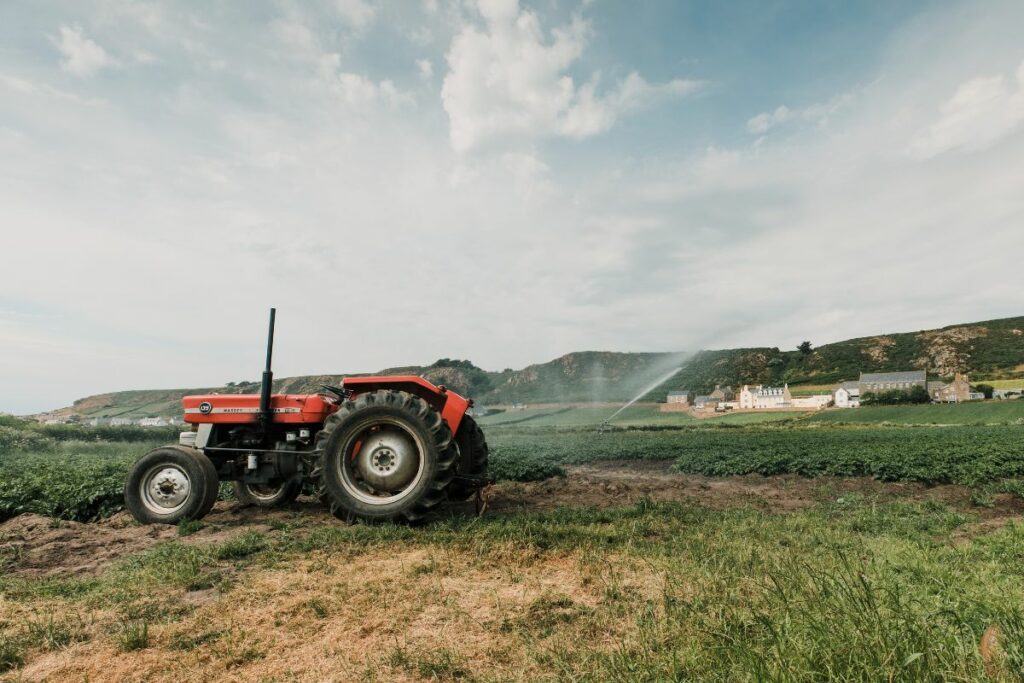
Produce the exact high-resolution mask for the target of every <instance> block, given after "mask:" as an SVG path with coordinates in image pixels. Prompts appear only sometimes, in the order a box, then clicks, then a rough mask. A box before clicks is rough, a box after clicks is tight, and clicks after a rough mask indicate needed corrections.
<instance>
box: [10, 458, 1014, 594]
mask: <svg viewBox="0 0 1024 683" xmlns="http://www.w3.org/2000/svg"><path fill="white" fill-rule="evenodd" d="M566 472H567V476H565V477H555V478H552V479H547V480H544V481H541V482H532V483H519V482H504V483H501V484H497V485H495V486H494V487H493V489H492V491H491V493H490V496H489V499H488V505H487V514H488V515H496V516H509V515H518V514H530V513H533V512H541V511H548V510H553V509H556V508H559V507H596V508H610V507H621V506H627V505H632V504H635V503H637V502H639V501H641V500H644V499H648V500H651V501H654V502H669V501H677V502H689V503H693V504H696V505H700V506H703V507H707V508H711V509H727V508H749V509H756V510H759V511H763V512H766V513H785V512H793V511H799V510H806V509H810V508H812V507H815V506H820V505H823V504H824V505H827V504H830V503H835V502H837V501H838V502H841V501H842V500H843V499H844V497H846V498H849V497H859V498H867V499H871V500H877V501H878V502H893V501H914V502H924V501H936V502H939V503H942V504H944V505H947V506H949V507H951V508H953V509H955V510H958V511H962V512H967V513H970V514H972V515H973V516H975V517H976V518H977V521H976V522H974V523H972V524H968V525H966V526H965V527H963V528H962V529H960V530H958V532H957V534H956V538H955V539H954V540H964V541H965V540H968V539H970V538H972V537H973V536H975V535H976V534H978V533H984V532H987V531H992V530H994V529H996V528H999V527H1001V526H1003V525H1004V524H1006V523H1007V522H1009V521H1012V520H1017V519H1021V518H1024V501H1022V500H1021V499H1019V498H1016V497H1014V496H1010V495H998V496H995V498H994V500H993V503H992V504H991V505H989V506H987V507H977V506H975V505H973V504H972V494H971V490H970V489H968V488H967V487H963V486H955V485H942V486H926V485H924V484H918V483H910V482H900V483H888V482H880V481H876V480H873V479H869V478H863V477H816V478H813V479H808V478H803V477H799V476H795V475H782V476H770V477H763V476H759V475H745V476H732V477H707V476H701V475H688V474H680V473H677V472H674V471H672V470H671V469H670V466H669V463H665V462H646V461H639V462H636V461H634V462H605V463H598V464H590V465H580V466H569V467H567V468H566ZM448 514H451V515H472V514H474V508H473V505H472V504H471V503H466V504H458V505H452V506H451V507H450V508H449V511H448ZM204 523H205V527H204V528H203V529H202V530H200V531H199V532H198V533H195V534H193V535H191V536H188V537H185V538H183V539H181V541H182V542H184V543H189V544H191V543H197V544H204V543H214V542H222V541H225V540H228V539H230V538H234V537H237V536H239V535H241V534H244V533H246V532H252V531H256V532H267V531H270V530H272V528H273V525H275V524H281V523H288V524H290V525H295V524H296V523H298V526H299V528H300V529H301V527H302V526H304V525H306V524H308V525H309V526H314V525H323V524H332V525H333V524H340V523H339V522H337V521H336V520H334V518H333V517H331V516H330V515H329V514H328V513H327V512H326V510H324V509H323V508H322V507H321V506H320V505H319V504H317V503H315V502H312V501H308V500H302V499H300V501H298V502H297V503H295V504H293V505H292V506H290V507H287V508H283V509H280V510H263V509H259V508H251V507H243V506H240V505H238V504H237V503H234V502H223V501H222V502H219V503H217V505H216V507H215V509H214V511H213V512H212V513H211V514H210V515H209V516H208V517H207V518H206V519H205V520H204ZM297 533H302V532H301V530H300V531H298V532H297ZM175 538H178V532H177V529H176V528H175V527H165V526H149V527H144V526H139V525H138V524H136V523H135V522H133V521H132V520H131V518H130V517H129V516H128V515H127V513H124V512H122V513H119V514H117V515H115V516H113V517H111V518H110V519H107V520H103V521H102V522H98V523H93V524H85V523H79V522H70V521H56V520H51V519H50V518H47V517H44V516H41V515H34V514H26V515H20V516H18V517H15V518H13V519H10V520H8V521H7V522H4V523H3V524H0V567H2V568H3V570H4V571H5V572H9V573H11V574H12V575H16V576H22V577H26V578H33V577H51V576H61V577H86V576H93V575H98V574H100V573H102V571H103V570H104V569H106V568H107V567H109V566H110V565H112V564H114V563H116V562H118V561H120V560H122V559H124V558H126V557H128V556H131V555H133V554H135V553H138V552H141V551H144V550H147V549H149V548H152V547H153V546H155V545H157V544H159V543H161V542H164V541H169V540H172V539H175Z"/></svg>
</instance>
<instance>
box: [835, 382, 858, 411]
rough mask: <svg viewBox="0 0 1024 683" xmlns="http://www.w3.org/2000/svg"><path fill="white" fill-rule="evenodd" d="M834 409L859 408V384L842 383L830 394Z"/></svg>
mask: <svg viewBox="0 0 1024 683" xmlns="http://www.w3.org/2000/svg"><path fill="white" fill-rule="evenodd" d="M832 397H833V401H834V403H835V405H836V408H859V407H860V383H859V382H843V383H842V384H840V385H839V386H838V387H836V390H835V391H833V392H832Z"/></svg>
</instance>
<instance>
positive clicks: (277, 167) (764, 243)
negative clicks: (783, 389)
mask: <svg viewBox="0 0 1024 683" xmlns="http://www.w3.org/2000/svg"><path fill="white" fill-rule="evenodd" d="M1021 26H1024V3H1020V2H1017V1H1015V0H1007V1H1000V0H992V1H990V2H985V3H977V2H951V1H946V2H929V1H918V2H912V1H907V2H900V3H891V2H883V1H877V2H876V1H864V2H845V1H843V2H840V1H838V0H836V1H830V0H823V1H820V2H819V1H815V2H811V1H809V0H804V1H793V2H788V1H785V0H771V1H769V2H764V1H763V0H750V1H747V2H729V3H720V2H686V1H684V0H671V1H669V0H665V1H659V0H648V1H645V2H642V3H628V2H617V1H612V0H592V1H591V0H571V1H563V0H537V1H530V2H528V1H526V0H523V1H521V2H516V0H479V2H476V1H473V0H425V1H422V2H414V1H413V0H408V1H403V2H397V1H396V2H384V1H383V0H380V1H374V0H324V1H323V2H297V1H290V0H269V1H267V0H265V1H252V2H209V3H207V2H175V3H172V2H147V1H144V0H138V1H131V0H69V1H67V2H57V1H53V2H36V1H34V0H7V1H6V2H3V3H0V388H2V389H3V390H2V391H0V411H6V412H12V413H19V414H21V413H31V412H37V411H41V410H45V409H51V408H56V407H59V406H63V405H69V404H70V403H71V401H73V400H74V399H75V398H79V397H82V396H85V395H89V394H95V393H100V392H106V391H114V390H124V389H142V388H161V387H167V388H170V387H189V386H192V387H202V386H215V385H220V384H222V383H225V382H228V381H239V380H247V379H258V376H259V372H260V370H261V369H262V367H261V366H262V356H263V352H264V351H263V344H264V335H265V327H266V315H267V309H268V308H269V307H270V306H276V307H277V308H278V334H277V340H276V345H275V368H274V369H275V374H277V376H280V377H284V376H291V375H299V374H314V373H316V374H319V373H342V372H360V371H362V372H366V371H374V370H378V369H381V368H384V367H389V366H398V365H406V364H426V363H430V362H432V361H433V360H435V359H437V358H440V357H452V358H468V359H471V360H472V361H474V362H475V363H476V364H477V365H479V366H481V367H484V368H486V369H490V370H500V369H503V368H506V367H512V368H520V367H523V366H525V365H528V364H531V363H537V362H544V361H547V360H550V359H552V358H555V357H557V356H560V355H562V354H564V353H567V352H570V351H577V350H612V351H671V350H694V349H699V348H726V347H735V346H778V347H780V348H793V347H795V346H796V345H797V344H798V343H799V342H800V341H802V340H804V339H809V340H811V341H812V342H813V343H814V344H822V343H826V342H828V341H836V340H841V339H846V338H850V337H858V336H868V335H873V334H879V333H884V332H894V331H913V330H918V329H927V328H931V327H936V326H942V325H947V324H953V323H960V322H970V321H978V320H986V319H993V318H998V317H1005V316H1011V315H1021V314H1022V313H1024V310H1022V303H1021V301H1022V299H1021V290H1022V288H1024V269H1022V268H1021V255H1022V249H1021V247H1024V42H1022V41H1021V39H1020V27H1021Z"/></svg>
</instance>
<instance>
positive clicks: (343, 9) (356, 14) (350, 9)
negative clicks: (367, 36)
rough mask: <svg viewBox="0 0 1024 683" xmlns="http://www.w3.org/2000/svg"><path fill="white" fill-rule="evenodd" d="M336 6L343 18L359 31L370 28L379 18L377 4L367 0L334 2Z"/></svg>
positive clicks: (337, 0) (335, 0)
mask: <svg viewBox="0 0 1024 683" xmlns="http://www.w3.org/2000/svg"><path fill="white" fill-rule="evenodd" d="M334 6H335V7H336V8H337V10H338V14H339V15H340V16H341V18H342V19H343V20H344V21H345V22H346V23H348V25H349V26H351V27H352V28H354V29H356V30H359V31H362V30H364V29H366V28H368V27H369V26H370V24H372V23H373V20H374V19H375V18H376V16H377V6H376V4H375V3H372V2H367V0H334Z"/></svg>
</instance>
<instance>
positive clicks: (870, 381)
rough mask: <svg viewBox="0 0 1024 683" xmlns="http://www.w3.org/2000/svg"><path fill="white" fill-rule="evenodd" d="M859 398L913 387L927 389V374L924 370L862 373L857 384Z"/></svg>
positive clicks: (908, 389) (907, 389)
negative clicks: (868, 394) (869, 394)
mask: <svg viewBox="0 0 1024 683" xmlns="http://www.w3.org/2000/svg"><path fill="white" fill-rule="evenodd" d="M858 386H859V389H860V395H861V397H863V396H864V394H867V393H872V394H880V393H882V392H885V391H910V390H911V389H913V388H914V387H921V388H922V389H927V388H928V373H926V372H925V371H924V370H912V371H910V372H862V373H860V381H859V382H858Z"/></svg>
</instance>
